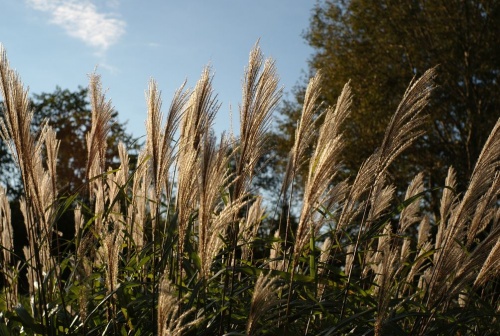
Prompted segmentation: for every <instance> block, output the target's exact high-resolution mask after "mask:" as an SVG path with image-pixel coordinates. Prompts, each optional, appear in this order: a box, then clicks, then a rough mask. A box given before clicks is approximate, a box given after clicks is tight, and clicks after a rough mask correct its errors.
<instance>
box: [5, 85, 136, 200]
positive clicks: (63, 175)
mask: <svg viewBox="0 0 500 336" xmlns="http://www.w3.org/2000/svg"><path fill="white" fill-rule="evenodd" d="M87 93H88V89H87V88H84V87H79V88H78V89H77V90H75V91H71V90H68V89H62V88H60V87H57V88H56V89H55V91H54V92H51V93H40V94H33V98H32V100H31V107H32V109H33V125H32V128H33V130H34V131H35V132H37V131H39V130H40V127H41V126H42V125H43V123H45V122H47V123H48V124H49V125H50V126H51V127H52V128H53V129H54V130H55V131H56V133H57V138H58V139H59V140H60V141H61V143H60V147H59V156H58V165H57V174H58V183H59V188H60V190H61V191H62V192H63V193H64V192H69V193H72V192H74V191H75V190H76V188H78V187H79V183H81V181H83V178H84V175H85V167H86V162H87V145H86V141H85V134H86V133H87V131H88V130H89V129H90V125H91V116H92V112H91V108H90V102H89V100H88V97H87ZM117 117H118V112H117V111H114V112H113V115H112V118H113V120H114V121H115V122H114V123H113V125H112V126H111V132H110V134H109V137H108V152H107V161H108V164H109V165H112V164H113V162H116V160H117V158H118V149H117V145H118V143H119V142H120V141H121V142H123V143H124V144H125V145H126V147H127V148H129V149H130V150H134V149H137V148H138V144H137V143H136V140H135V139H134V138H133V137H132V135H131V134H128V133H127V132H126V129H125V123H120V122H119V121H118V120H117ZM0 150H1V151H0V162H1V164H2V169H4V168H9V167H12V161H11V160H10V159H9V155H8V154H7V151H6V150H5V144H3V143H2V146H1V147H0ZM10 171H13V169H11V170H10ZM13 176H14V178H13ZM4 180H5V178H4ZM15 180H16V178H15V173H13V175H12V176H11V177H10V184H11V188H13V189H14V190H11V192H10V194H12V195H14V196H16V195H19V194H20V192H21V191H20V190H17V189H16V188H18V186H19V184H17V183H15ZM2 182H3V183H4V184H7V182H6V181H2Z"/></svg>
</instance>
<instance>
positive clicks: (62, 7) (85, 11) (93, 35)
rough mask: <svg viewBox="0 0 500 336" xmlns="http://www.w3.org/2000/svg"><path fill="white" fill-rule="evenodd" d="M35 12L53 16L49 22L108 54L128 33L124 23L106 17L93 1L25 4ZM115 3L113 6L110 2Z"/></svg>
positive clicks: (34, 0) (48, 0)
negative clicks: (107, 51) (112, 46)
mask: <svg viewBox="0 0 500 336" xmlns="http://www.w3.org/2000/svg"><path fill="white" fill-rule="evenodd" d="M26 2H27V4H28V5H29V6H30V7H32V8H33V9H36V10H39V11H43V12H47V13H49V14H50V15H51V19H50V22H51V23H53V24H56V25H58V26H60V27H62V28H63V29H64V30H65V31H66V33H67V34H68V35H70V36H72V37H75V38H78V39H80V40H82V41H83V42H85V43H86V44H87V45H89V46H91V47H94V48H97V49H98V50H99V51H106V49H108V48H109V47H110V46H111V45H113V44H114V43H116V42H117V41H118V40H119V38H120V37H121V36H122V35H123V34H124V33H125V21H123V20H121V19H119V18H117V17H116V16H114V15H113V14H112V13H103V12H100V11H99V10H98V8H97V7H96V5H95V4H94V3H92V2H91V1H90V0H26ZM111 3H113V2H111Z"/></svg>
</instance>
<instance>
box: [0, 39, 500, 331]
mask: <svg viewBox="0 0 500 336" xmlns="http://www.w3.org/2000/svg"><path fill="white" fill-rule="evenodd" d="M0 57H1V59H0V87H1V92H2V96H3V99H4V109H3V111H4V115H3V119H2V122H1V124H0V125H1V128H0V129H1V135H2V138H3V139H4V141H5V142H6V143H7V144H8V146H9V148H10V150H11V153H12V154H13V156H14V158H15V160H16V163H17V165H18V168H19V171H20V173H21V176H22V181H23V185H24V196H23V198H22V199H21V201H20V204H21V210H22V213H23V216H24V224H25V226H26V231H27V233H28V238H29V245H28V246H26V247H25V248H24V256H17V255H15V253H14V247H13V241H14V240H13V234H12V232H13V227H12V225H19V223H11V218H10V217H11V216H10V207H9V203H8V200H7V198H6V193H5V191H4V190H0V232H1V241H0V243H1V247H2V253H1V254H0V258H1V262H2V263H1V265H2V268H1V270H0V272H1V275H2V280H3V284H4V286H3V290H2V304H1V306H0V307H1V309H2V315H1V317H0V331H1V332H2V333H3V334H9V333H10V334H19V335H21V334H23V335H24V334H27V335H35V334H47V335H64V334H85V335H102V334H116V335H156V334H158V335H243V334H247V335H280V334H284V335H305V334H311V335H337V334H348V333H350V334H359V335H362V334H374V335H385V334H393V335H404V334H414V335H440V334H456V335H459V334H460V335H462V334H484V335H486V334H493V333H495V331H497V330H499V329H500V322H499V317H500V316H499V313H500V305H499V301H498V296H499V293H500V292H499V290H498V275H499V273H500V272H499V271H500V267H499V266H500V265H499V264H498V260H500V223H499V219H500V215H499V214H500V212H499V209H498V201H497V197H498V194H499V188H500V175H499V173H498V170H499V168H500V167H499V166H500V133H499V128H500V122H498V123H497V125H496V126H495V127H494V129H493V132H492V133H491V135H490V137H489V139H488V141H487V142H486V144H485V146H484V149H483V152H482V153H481V156H480V157H479V158H478V161H477V165H476V168H475V170H474V173H473V174H472V177H471V180H470V182H469V186H468V189H467V191H466V192H465V193H464V194H463V195H458V194H456V193H455V191H454V188H455V185H456V180H455V176H456V175H455V172H454V170H453V168H451V167H450V169H449V174H448V178H447V179H446V181H443V184H444V188H443V192H442V198H441V208H440V214H439V216H436V217H433V216H431V215H430V214H429V213H428V212H426V211H425V209H424V208H422V206H421V201H422V199H423V198H424V197H425V195H426V193H425V188H424V177H425V176H424V174H422V173H420V174H418V175H417V176H416V177H415V178H414V179H413V180H412V181H411V182H410V183H409V186H408V190H407V192H406V195H405V196H404V201H403V202H402V203H401V204H398V201H397V198H396V191H395V188H394V187H393V186H392V185H391V184H390V183H388V180H389V179H388V174H389V173H388V168H389V166H390V165H391V163H392V162H393V161H394V160H395V158H397V157H398V156H399V155H400V154H401V153H402V152H403V151H404V150H405V149H406V148H408V147H409V146H411V144H412V143H413V142H414V141H415V140H416V139H417V138H418V137H419V136H421V135H423V134H424V129H425V121H426V116H425V115H424V114H423V108H424V107H425V106H426V104H427V103H428V102H429V99H430V95H431V93H432V90H433V88H434V82H433V79H434V77H435V75H436V71H435V69H430V70H429V71H427V72H426V73H425V74H424V75H423V76H422V77H420V78H418V79H415V80H414V81H412V82H411V83H410V85H409V87H408V89H407V91H406V92H405V93H404V94H403V97H402V100H401V103H400V105H399V107H398V109H397V111H396V112H395V114H394V116H393V118H392V119H391V121H390V123H389V125H388V126H387V129H386V133H385V137H384V140H383V142H382V144H381V146H380V147H379V148H378V149H377V150H376V151H375V152H374V153H373V154H372V155H371V156H370V157H368V158H367V159H366V160H365V162H364V163H363V165H362V166H361V167H360V169H359V171H358V172H357V174H356V175H355V176H353V178H352V179H348V180H345V181H340V182H339V181H338V179H337V172H338V171H339V170H341V169H342V163H341V157H342V150H343V147H344V146H343V144H344V142H343V137H342V124H343V122H344V121H345V120H346V118H348V117H349V114H350V106H351V101H352V93H351V89H350V86H349V83H348V84H346V86H345V87H344V89H343V91H342V93H341V95H340V97H339V99H338V102H337V105H336V106H334V107H322V106H321V105H320V104H319V101H318V99H319V97H320V95H321V91H320V85H319V83H320V82H321V73H318V74H317V75H316V76H314V77H313V78H312V79H311V81H310V84H309V87H308V89H307V91H306V96H305V103H304V108H303V111H302V116H301V118H300V122H299V123H298V126H297V131H296V136H295V144H294V146H293V148H292V150H291V152H290V160H289V165H288V168H287V171H286V172H285V174H284V182H283V188H282V193H281V196H282V199H281V200H280V201H281V202H282V203H284V204H287V203H288V204H290V205H291V204H299V216H298V223H297V225H296V227H294V225H292V224H293V223H292V217H291V215H290V214H289V213H288V214H287V213H286V212H285V213H284V215H283V218H282V219H281V221H280V222H281V225H280V226H279V227H278V230H277V231H276V233H274V232H271V231H270V230H269V228H267V230H262V225H263V224H262V223H263V222H264V221H265V217H266V214H267V211H266V210H265V209H264V208H263V198H262V196H260V195H258V194H257V193H256V191H255V190H252V187H251V186H252V179H253V177H254V174H255V169H256V164H257V162H258V161H259V160H260V159H261V157H262V156H263V154H264V151H265V147H264V143H265V139H266V138H265V134H266V131H267V129H268V127H269V125H270V121H271V115H272V112H273V110H274V109H275V107H276V106H277V104H278V102H279V99H280V97H281V90H280V89H279V88H278V77H277V72H276V67H275V64H274V62H273V61H272V60H264V58H263V56H262V53H261V51H260V48H259V47H258V45H256V46H255V48H254V49H253V50H252V51H251V53H250V59H249V64H248V67H247V68H246V72H245V77H244V83H243V99H242V104H241V106H240V120H241V128H240V136H239V139H235V138H234V136H232V135H230V136H225V135H223V136H222V137H221V139H216V137H215V136H214V133H213V131H212V129H211V126H212V123H213V121H214V117H215V115H216V113H217V112H218V110H219V107H220V105H219V103H218V101H217V98H216V95H215V94H214V91H213V88H212V74H211V71H210V69H209V68H207V69H205V70H204V71H203V73H202V76H201V78H200V80H199V81H198V83H197V84H196V86H195V87H194V89H192V90H190V89H187V88H185V86H184V85H182V86H181V87H180V89H179V90H178V91H177V92H176V93H175V95H174V97H173V99H172V103H171V104H170V107H169V109H168V112H167V114H166V115H165V116H164V115H163V114H162V99H161V95H160V92H159V91H158V89H157V84H156V83H155V82H154V81H151V83H150V85H149V89H148V91H147V93H146V101H147V111H148V115H147V121H146V125H147V135H146V142H145V146H144V148H143V150H142V151H141V152H140V154H139V157H138V164H137V166H136V167H131V166H130V164H129V161H130V160H129V157H128V153H127V149H126V148H125V147H124V146H123V145H120V148H119V153H120V165H119V167H117V168H115V169H112V168H110V167H107V166H106V165H105V153H106V138H107V135H108V133H109V129H110V122H111V119H110V112H111V111H112V107H111V102H110V101H109V100H108V99H107V98H106V97H105V95H104V94H103V90H102V88H101V83H100V78H99V76H97V75H95V74H94V75H91V77H90V90H89V92H90V98H91V105H92V128H91V130H90V132H89V133H88V134H87V138H86V142H87V148H88V156H87V169H86V175H85V176H86V177H85V180H84V181H81V182H82V184H81V185H82V187H81V188H80V192H79V193H78V194H75V195H71V196H64V197H62V196H61V195H60V193H59V190H58V188H57V153H58V146H59V142H58V140H57V134H56V133H55V132H54V131H53V130H52V129H51V128H50V125H46V126H45V127H44V128H43V129H42V130H41V132H40V133H39V134H33V133H32V132H31V130H30V123H31V119H32V113H31V110H30V106H29V103H28V92H27V90H26V89H25V88H24V87H23V84H22V83H21V80H20V78H19V76H18V75H17V74H16V73H15V72H14V71H13V70H12V69H11V68H10V67H9V64H8V61H7V57H6V54H5V51H3V50H2V51H1V52H0ZM318 111H322V113H323V117H324V118H317V113H318ZM317 120H324V122H323V123H322V124H321V125H318V124H317ZM314 132H319V137H318V140H317V142H316V143H315V144H312V143H311V141H312V139H313V137H312V134H313V133H314ZM311 146H312V147H313V148H314V151H313V152H312V155H311V157H308V152H309V151H308V148H311ZM304 165H309V166H308V167H309V169H308V175H307V177H306V178H305V186H304V193H303V194H302V195H301V196H300V199H298V198H299V196H298V195H297V194H296V193H295V192H294V185H295V183H296V179H295V177H296V175H297V174H298V171H299V170H300V169H301V167H303V166H304ZM289 208H290V207H289ZM68 211H71V212H73V213H74V218H75V220H74V223H75V236H74V238H72V239H69V240H66V239H63V238H62V237H60V235H59V230H60V228H58V225H61V223H60V222H59V221H58V219H59V218H60V216H61V214H62V213H65V212H68ZM259 229H261V230H260V232H264V233H263V234H259ZM24 276H26V277H27V280H28V283H29V286H28V289H27V293H26V294H23V293H19V282H20V279H22V278H23V277H24Z"/></svg>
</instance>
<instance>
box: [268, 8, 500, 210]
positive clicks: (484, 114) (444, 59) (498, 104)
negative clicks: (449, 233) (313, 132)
mask: <svg viewBox="0 0 500 336" xmlns="http://www.w3.org/2000/svg"><path fill="white" fill-rule="evenodd" d="M304 37H305V39H306V40H307V42H308V43H309V44H310V45H311V46H312V47H313V48H314V50H315V51H314V54H313V55H312V58H311V60H310V62H309V67H310V72H311V73H313V72H315V71H316V70H319V69H321V70H322V71H323V74H324V81H323V85H322V89H323V96H322V98H323V99H324V101H325V103H326V104H328V105H333V104H335V102H336V99H337V97H338V95H339V93H340V92H341V90H342V87H343V85H344V84H345V83H346V82H347V81H349V80H351V84H352V87H353V92H354V94H355V95H356V93H359V94H361V93H362V94H363V96H362V97H359V96H358V97H356V96H355V99H354V103H353V108H352V111H353V113H352V117H351V119H350V121H348V123H347V126H346V128H347V129H346V139H347V142H348V143H347V147H346V149H345V151H344V158H343V160H344V163H345V167H346V173H347V174H350V173H351V172H356V171H357V168H358V167H359V166H360V164H361V163H362V160H364V159H366V158H367V157H368V155H369V154H370V153H371V152H373V150H374V149H375V148H376V147H377V146H379V144H380V143H381V139H382V136H383V132H384V129H385V126H386V125H387V123H388V121H389V118H390V117H391V115H392V114H393V112H394V111H395V110H396V107H397V104H398V103H399V99H400V98H401V96H402V95H403V93H404V91H405V87H406V86H407V85H408V83H409V82H410V80H411V78H412V77H414V76H419V75H421V74H422V73H423V72H424V71H425V70H427V69H429V68H431V67H434V66H438V78H437V81H438V84H439V88H438V90H436V92H435V94H434V96H433V99H432V102H431V104H430V105H429V107H428V108H427V111H428V113H429V114H430V116H431V118H430V122H429V124H428V130H427V135H426V136H424V137H423V138H422V139H421V140H419V141H418V142H417V144H416V146H414V147H413V148H412V149H410V150H408V151H406V152H405V153H404V154H403V155H402V157H401V158H400V159H399V160H398V161H397V162H396V163H395V165H393V167H392V170H391V173H392V176H393V180H394V181H393V182H395V183H401V182H404V183H406V182H408V181H409V180H410V179H411V177H412V176H414V175H415V173H416V172H418V171H424V172H425V173H426V175H427V176H428V178H429V186H430V187H434V186H437V185H439V186H441V185H442V184H443V183H444V177H445V174H446V168H447V167H448V166H450V165H452V166H454V167H455V168H456V170H457V172H459V175H458V181H460V182H459V185H458V189H460V190H464V188H465V183H466V181H467V180H468V177H469V176H470V174H471V173H472V170H473V168H474V164H475V160H476V159H477V157H478V156H479V154H480V151H481V148H482V146H483V144H484V142H485V141H486V138H487V136H488V134H490V131H491V129H492V127H493V125H494V124H495V122H496V120H497V119H498V117H499V115H500V90H499V89H500V88H499V79H500V78H499V76H500V45H499V44H498V41H500V2H499V1H496V0H436V1H425V0H413V1H403V0H381V1H367V0H351V1H332V0H327V1H322V2H318V3H317V4H316V6H315V7H314V9H313V11H312V15H311V19H310V27H309V29H308V31H307V32H306V33H305V36H304ZM303 91H304V88H303V87H301V86H299V87H298V88H297V90H296V94H295V96H296V97H297V99H296V102H288V103H287V104H285V106H284V108H282V110H281V113H282V119H281V120H280V121H279V122H278V124H277V128H276V131H275V134H274V136H275V138H278V139H280V140H279V141H280V142H281V143H280V146H279V147H277V151H276V155H277V157H279V158H284V157H286V154H287V151H288V149H289V148H290V147H291V144H292V143H293V133H291V131H290V130H291V129H293V127H294V126H295V124H296V121H297V119H298V116H299V111H300V105H301V104H300V99H299V98H300V97H301V96H302V95H303ZM435 206H437V204H436V205H435Z"/></svg>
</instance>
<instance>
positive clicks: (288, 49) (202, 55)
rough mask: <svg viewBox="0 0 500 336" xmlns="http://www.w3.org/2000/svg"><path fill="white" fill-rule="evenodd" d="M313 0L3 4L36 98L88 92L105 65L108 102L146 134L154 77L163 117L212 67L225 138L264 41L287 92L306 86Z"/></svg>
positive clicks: (6, 29) (13, 0) (2, 25)
mask: <svg viewBox="0 0 500 336" xmlns="http://www.w3.org/2000/svg"><path fill="white" fill-rule="evenodd" d="M314 3H315V1H313V0H252V1H243V0H213V1H209V0H193V1H189V0H186V1H171V0H142V1H139V0H0V12H1V14H2V16H1V19H0V43H2V44H3V46H4V48H5V49H6V50H7V56H8V58H9V61H10V64H11V66H12V67H13V68H15V69H16V70H17V71H18V72H19V74H20V76H21V78H22V80H23V82H24V83H25V85H26V86H29V87H30V92H31V93H41V92H53V91H54V89H55V88H56V86H57V85H58V86H60V87H62V88H63V89H66V88H67V89H70V90H76V89H77V87H78V85H81V86H87V84H88V74H89V73H91V72H93V70H94V69H95V68H96V67H97V73H99V74H100V75H101V78H102V82H103V86H104V88H106V89H107V96H108V97H109V98H111V100H112V103H113V105H114V106H115V108H116V109H117V111H118V112H119V116H120V121H126V120H128V124H127V130H128V131H129V132H131V133H133V135H134V136H142V135H144V134H145V126H144V122H145V119H146V104H145V99H144V92H145V90H146V89H147V86H148V82H149V79H150V78H154V79H155V80H156V81H157V82H158V85H159V88H160V89H161V91H162V98H163V107H164V110H165V111H166V109H167V108H168V106H169V104H170V99H171V97H172V96H173V93H174V92H175V90H176V89H177V88H178V87H179V86H180V85H181V84H182V83H183V82H184V80H187V86H188V87H194V85H195V84H196V81H197V80H198V78H199V76H200V74H201V72H202V70H203V68H204V67H205V66H206V65H208V64H210V65H211V66H212V69H213V72H214V74H215V77H214V81H213V85H214V89H215V92H216V93H217V94H218V99H219V102H220V103H222V107H221V109H220V111H219V114H218V116H217V119H216V121H215V125H214V127H215V130H216V132H217V133H220V132H221V131H222V130H228V129H229V127H230V126H229V115H230V113H229V111H230V109H231V110H232V111H233V119H234V121H233V122H234V123H235V125H233V126H234V130H235V132H237V130H238V129H239V125H237V124H236V123H237V122H238V119H237V113H238V112H237V111H238V104H239V103H240V101H241V81H242V77H243V72H244V67H245V66H246V64H247V61H248V54H249V52H250V50H251V48H252V47H253V45H254V44H255V42H256V41H257V40H258V39H260V45H261V48H262V51H263V53H264V55H265V56H266V57H272V58H273V59H274V60H275V61H276V65H277V68H278V73H279V75H280V78H281V81H280V82H281V85H282V86H283V87H284V91H285V93H289V92H290V90H291V89H292V87H293V86H294V85H295V84H296V83H298V82H303V80H304V78H305V76H306V72H307V60H308V58H309V57H310V55H311V52H312V49H310V47H309V46H308V45H307V44H306V43H305V41H304V39H303V38H302V33H303V32H304V31H305V30H306V29H307V27H308V22H309V16H310V13H311V9H312V7H313V6H314Z"/></svg>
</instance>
